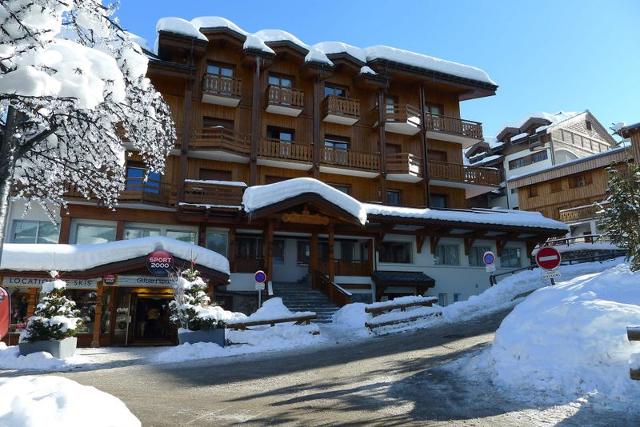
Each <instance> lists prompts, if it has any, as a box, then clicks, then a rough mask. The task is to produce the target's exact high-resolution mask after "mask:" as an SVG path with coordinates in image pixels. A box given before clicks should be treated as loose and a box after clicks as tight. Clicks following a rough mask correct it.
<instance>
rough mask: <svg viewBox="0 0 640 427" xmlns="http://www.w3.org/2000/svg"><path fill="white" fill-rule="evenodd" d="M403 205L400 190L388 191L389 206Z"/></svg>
mask: <svg viewBox="0 0 640 427" xmlns="http://www.w3.org/2000/svg"><path fill="white" fill-rule="evenodd" d="M401 204H402V192H401V191H400V190H387V205H389V206H400V205H401Z"/></svg>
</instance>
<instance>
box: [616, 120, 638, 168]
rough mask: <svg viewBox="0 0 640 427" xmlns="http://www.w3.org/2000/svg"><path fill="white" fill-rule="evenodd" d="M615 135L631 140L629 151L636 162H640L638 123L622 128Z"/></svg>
mask: <svg viewBox="0 0 640 427" xmlns="http://www.w3.org/2000/svg"><path fill="white" fill-rule="evenodd" d="M617 133H618V134H619V135H620V136H622V137H623V138H629V139H630V140H631V151H632V153H633V158H634V159H635V161H636V162H638V161H640V123H636V124H633V125H629V126H624V127H622V128H620V129H618V131H617Z"/></svg>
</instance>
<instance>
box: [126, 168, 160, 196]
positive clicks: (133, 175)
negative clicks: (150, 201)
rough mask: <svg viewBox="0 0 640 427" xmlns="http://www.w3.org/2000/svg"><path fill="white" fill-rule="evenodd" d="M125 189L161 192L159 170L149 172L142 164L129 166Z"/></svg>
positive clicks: (153, 192)
mask: <svg viewBox="0 0 640 427" xmlns="http://www.w3.org/2000/svg"><path fill="white" fill-rule="evenodd" d="M145 175H146V179H145ZM125 190H126V191H142V192H144V193H151V194H159V193H160V174H159V173H158V172H148V173H147V171H146V169H145V168H143V167H140V166H127V181H126V184H125Z"/></svg>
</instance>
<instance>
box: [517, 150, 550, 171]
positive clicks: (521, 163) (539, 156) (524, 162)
mask: <svg viewBox="0 0 640 427" xmlns="http://www.w3.org/2000/svg"><path fill="white" fill-rule="evenodd" d="M547 159H548V154H547V150H542V151H537V152H535V153H533V154H529V155H528V156H524V157H520V158H519V159H513V160H510V161H509V169H518V168H522V167H525V166H529V165H530V164H533V163H537V162H542V161H544V160H547Z"/></svg>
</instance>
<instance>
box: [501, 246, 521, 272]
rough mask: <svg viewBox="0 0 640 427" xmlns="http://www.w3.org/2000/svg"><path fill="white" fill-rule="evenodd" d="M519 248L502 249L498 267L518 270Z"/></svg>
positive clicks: (519, 260)
mask: <svg viewBox="0 0 640 427" xmlns="http://www.w3.org/2000/svg"><path fill="white" fill-rule="evenodd" d="M520 254H521V251H520V248H504V249H502V255H501V256H500V266H501V267H502V268H518V267H520V263H521V256H520Z"/></svg>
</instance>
